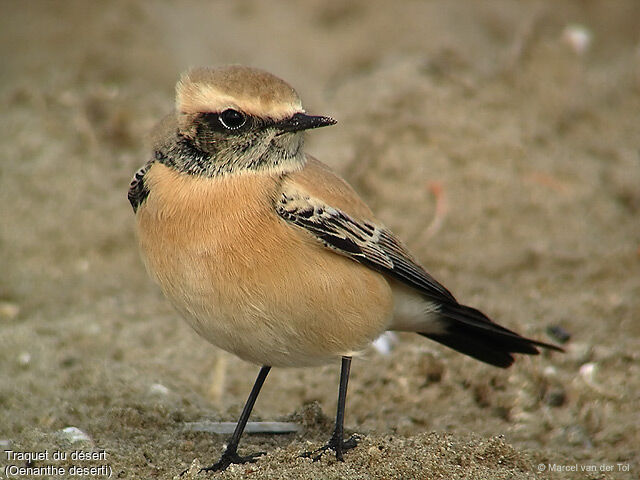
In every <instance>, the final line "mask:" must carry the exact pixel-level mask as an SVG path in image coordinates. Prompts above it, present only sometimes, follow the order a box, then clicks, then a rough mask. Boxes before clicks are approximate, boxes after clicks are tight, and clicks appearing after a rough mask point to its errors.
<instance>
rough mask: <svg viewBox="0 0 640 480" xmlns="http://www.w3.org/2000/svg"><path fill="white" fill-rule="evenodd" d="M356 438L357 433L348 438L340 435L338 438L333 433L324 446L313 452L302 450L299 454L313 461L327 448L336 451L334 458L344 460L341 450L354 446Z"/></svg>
mask: <svg viewBox="0 0 640 480" xmlns="http://www.w3.org/2000/svg"><path fill="white" fill-rule="evenodd" d="M358 440H359V437H358V435H352V436H351V438H350V439H349V440H343V439H342V436H340V438H339V437H338V436H336V435H333V436H332V437H331V439H330V440H329V442H327V444H326V445H325V446H323V447H320V448H318V449H317V450H314V451H313V452H304V453H303V454H301V455H300V456H301V457H302V458H312V459H313V461H314V462H317V461H318V460H320V459H321V458H322V455H324V453H325V452H326V451H327V450H333V451H334V452H335V453H336V460H338V461H340V462H344V458H343V455H342V454H343V452H346V451H347V450H351V449H352V448H355V447H356V446H357V445H358Z"/></svg>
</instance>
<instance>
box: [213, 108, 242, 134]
mask: <svg viewBox="0 0 640 480" xmlns="http://www.w3.org/2000/svg"><path fill="white" fill-rule="evenodd" d="M219 118H220V123H222V125H223V126H224V127H225V128H228V129H229V130H235V129H236V128H240V127H241V126H243V125H244V124H245V123H246V121H247V117H245V115H244V114H243V113H242V112H239V111H237V110H233V109H231V108H228V109H227V110H225V111H224V112H222V113H221V114H220V117H219Z"/></svg>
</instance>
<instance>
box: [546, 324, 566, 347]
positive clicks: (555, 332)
mask: <svg viewBox="0 0 640 480" xmlns="http://www.w3.org/2000/svg"><path fill="white" fill-rule="evenodd" d="M547 334H548V335H549V336H550V337H551V338H553V339H554V340H555V341H556V342H558V343H561V344H564V343H567V342H568V341H569V340H570V339H571V334H570V333H569V332H567V331H566V330H565V329H564V328H562V327H561V326H560V325H549V326H548V327H547Z"/></svg>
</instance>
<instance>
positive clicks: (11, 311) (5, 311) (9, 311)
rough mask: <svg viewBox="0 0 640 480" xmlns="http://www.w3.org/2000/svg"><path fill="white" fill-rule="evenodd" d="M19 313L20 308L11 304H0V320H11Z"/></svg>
mask: <svg viewBox="0 0 640 480" xmlns="http://www.w3.org/2000/svg"><path fill="white" fill-rule="evenodd" d="M19 313H20V306H19V305H17V304H15V303H11V302H0V318H5V319H7V320H13V319H14V318H16V317H17V316H18V314H19Z"/></svg>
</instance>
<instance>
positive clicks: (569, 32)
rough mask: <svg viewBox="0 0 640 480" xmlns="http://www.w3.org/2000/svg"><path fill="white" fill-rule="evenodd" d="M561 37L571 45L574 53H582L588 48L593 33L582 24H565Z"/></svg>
mask: <svg viewBox="0 0 640 480" xmlns="http://www.w3.org/2000/svg"><path fill="white" fill-rule="evenodd" d="M562 39H563V40H564V42H565V43H566V44H567V45H569V47H571V49H572V50H573V51H574V53H577V54H578V55H582V54H584V53H586V52H587V50H589V47H590V46H591V40H592V39H593V34H592V33H591V30H589V29H588V28H587V27H585V26H584V25H578V24H571V25H567V26H566V27H565V28H564V30H563V32H562Z"/></svg>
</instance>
